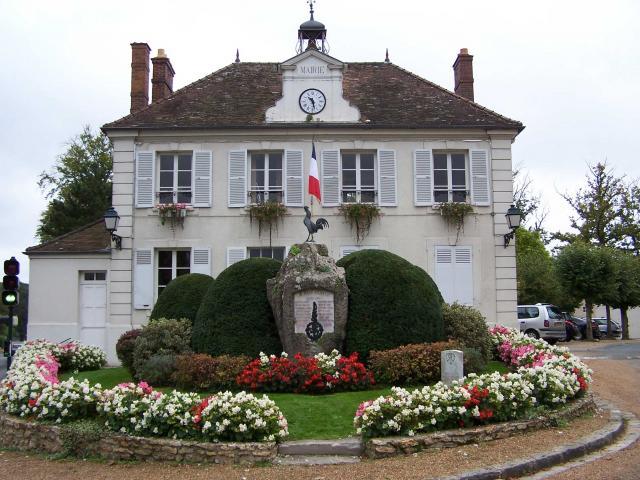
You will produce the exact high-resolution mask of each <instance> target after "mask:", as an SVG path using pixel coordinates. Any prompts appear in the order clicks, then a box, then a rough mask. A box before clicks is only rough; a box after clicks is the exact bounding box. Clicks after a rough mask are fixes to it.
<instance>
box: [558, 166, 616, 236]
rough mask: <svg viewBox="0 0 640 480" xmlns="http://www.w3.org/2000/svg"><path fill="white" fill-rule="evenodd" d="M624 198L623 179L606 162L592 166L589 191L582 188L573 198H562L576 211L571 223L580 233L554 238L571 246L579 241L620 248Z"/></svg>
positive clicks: (564, 195)
mask: <svg viewBox="0 0 640 480" xmlns="http://www.w3.org/2000/svg"><path fill="white" fill-rule="evenodd" d="M624 195H625V184H624V177H616V176H615V175H614V174H613V172H612V171H611V169H610V168H609V165H607V163H606V162H604V163H597V164H596V165H593V166H592V165H590V166H589V173H588V175H587V188H581V189H580V190H578V192H577V193H576V194H575V195H574V196H571V195H569V194H567V193H565V194H563V195H562V198H564V199H565V200H566V201H567V202H568V203H569V205H571V208H573V210H574V211H575V214H574V215H572V216H571V217H570V221H571V227H572V228H574V229H575V230H577V231H578V233H577V234H572V233H568V234H567V233H556V234H555V235H554V236H555V238H557V239H559V240H562V241H566V242H569V243H572V242H573V241H575V240H580V241H582V242H587V243H595V244H597V245H600V246H612V247H615V246H618V244H619V242H620V241H621V240H622V238H621V231H620V228H619V224H620V206H621V204H622V201H623V198H624Z"/></svg>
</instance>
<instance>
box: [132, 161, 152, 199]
mask: <svg viewBox="0 0 640 480" xmlns="http://www.w3.org/2000/svg"><path fill="white" fill-rule="evenodd" d="M153 170H154V153H153V152H138V153H137V154H136V207H137V208H151V207H153Z"/></svg>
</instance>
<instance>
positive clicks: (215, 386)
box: [174, 353, 251, 391]
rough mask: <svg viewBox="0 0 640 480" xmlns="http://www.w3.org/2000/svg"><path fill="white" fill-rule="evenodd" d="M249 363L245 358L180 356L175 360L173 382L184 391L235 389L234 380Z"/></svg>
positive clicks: (198, 355) (201, 354) (205, 355)
mask: <svg viewBox="0 0 640 480" xmlns="http://www.w3.org/2000/svg"><path fill="white" fill-rule="evenodd" d="M250 361H251V359H250V358H249V357H246V356H238V357H232V356H230V355H220V356H218V357H212V356H211V355H207V354H204V353H193V354H190V355H180V356H179V357H177V358H176V372H175V375H174V378H175V382H176V385H177V386H178V388H182V389H185V390H187V389H188V390H197V391H204V390H230V389H237V385H236V378H237V376H238V375H240V374H241V373H242V370H243V369H244V367H245V366H246V365H247V364H248V363H249V362H250Z"/></svg>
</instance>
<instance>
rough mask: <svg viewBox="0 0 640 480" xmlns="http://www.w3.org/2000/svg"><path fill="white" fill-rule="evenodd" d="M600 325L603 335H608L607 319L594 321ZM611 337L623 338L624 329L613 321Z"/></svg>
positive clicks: (600, 318)
mask: <svg viewBox="0 0 640 480" xmlns="http://www.w3.org/2000/svg"><path fill="white" fill-rule="evenodd" d="M593 320H594V321H595V322H596V323H597V324H598V329H599V330H600V333H601V334H602V335H607V319H606V317H596V318H594V319H593ZM611 336H613V337H621V336H622V328H621V327H620V324H619V323H617V322H614V321H613V320H611Z"/></svg>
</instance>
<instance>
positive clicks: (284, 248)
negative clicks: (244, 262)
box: [246, 246, 287, 261]
mask: <svg viewBox="0 0 640 480" xmlns="http://www.w3.org/2000/svg"><path fill="white" fill-rule="evenodd" d="M264 248H269V249H271V256H270V257H267V256H264V255H262V249H264ZM276 248H278V249H282V260H279V259H278V258H275V260H278V261H284V259H285V258H287V247H283V246H273V247H269V246H257V247H247V256H246V258H272V259H274V256H273V251H274V250H275V249H276ZM257 249H260V250H261V251H260V255H259V256H258V257H252V256H251V250H257Z"/></svg>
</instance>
